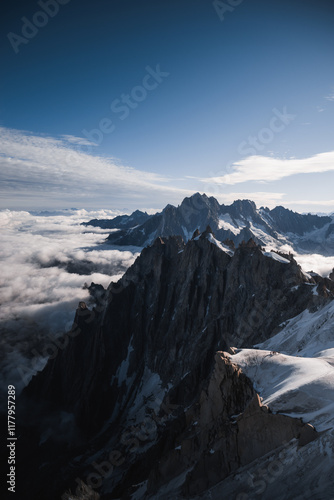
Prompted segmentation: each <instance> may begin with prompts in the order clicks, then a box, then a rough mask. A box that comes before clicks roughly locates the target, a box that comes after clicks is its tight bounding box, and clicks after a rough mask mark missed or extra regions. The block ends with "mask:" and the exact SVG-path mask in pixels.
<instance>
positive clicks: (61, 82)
mask: <svg viewBox="0 0 334 500" xmlns="http://www.w3.org/2000/svg"><path fill="white" fill-rule="evenodd" d="M43 5H44V7H43ZM6 9H7V11H6V10H4V13H3V15H2V19H1V21H0V26H1V39H2V42H1V49H0V56H1V61H2V68H1V69H2V76H1V81H0V127H1V130H0V133H1V136H0V139H2V140H1V146H2V147H1V150H0V176H1V177H0V180H1V186H2V187H0V207H1V208H12V209H38V208H41V209H45V208H54V207H62V208H66V207H72V206H78V207H84V208H113V209H114V208H116V209H123V208H129V209H135V208H157V209H159V208H162V207H163V206H164V205H166V204H167V203H174V204H177V203H179V202H180V201H181V200H182V199H183V197H184V196H186V195H189V194H191V193H192V192H195V191H200V192H206V193H207V194H212V195H214V196H216V197H217V198H218V199H219V201H220V202H224V203H230V202H232V201H233V200H234V199H236V198H250V199H253V200H254V201H255V202H256V203H257V205H258V206H261V205H268V206H275V205H278V204H281V205H284V206H287V207H289V208H292V209H294V210H296V211H321V212H333V211H334V195H333V187H332V186H333V180H334V179H333V178H334V142H333V139H334V137H333V136H334V133H333V131H334V127H333V122H334V64H333V55H334V29H333V28H334V5H333V3H332V2H331V1H325V0H319V1H317V2H315V1H307V0H306V1H295V2H291V1H288V0H280V1H277V0H271V1H270V2H268V1H265V0H243V1H242V0H229V1H226V2H223V1H221V2H219V1H218V2H214V1H207V0H179V1H175V0H170V1H168V2H162V1H157V0H155V1H151V0H148V1H143V2H138V1H134V0H111V1H110V0H109V1H106V0H105V1H103V0H99V1H94V2H93V1H88V0H80V1H79V0H62V1H60V0H59V1H58V2H57V0H50V2H47V1H46V0H45V1H43V0H41V1H40V2H32V1H25V2H23V1H18V0H13V1H12V2H11V3H10V6H9V7H8V6H7V7H6ZM48 9H51V10H48ZM41 12H44V14H40V13H41ZM45 12H48V13H50V12H51V14H52V16H53V17H52V16H51V15H50V14H48V13H45ZM38 13H39V14H38ZM29 23H32V25H30V26H29V27H27V26H28V24H29ZM36 24H37V25H38V24H39V27H34V25H36ZM18 37H21V38H18ZM28 37H29V38H28Z"/></svg>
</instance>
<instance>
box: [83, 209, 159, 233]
mask: <svg viewBox="0 0 334 500" xmlns="http://www.w3.org/2000/svg"><path fill="white" fill-rule="evenodd" d="M150 217H151V216H150V215H148V214H147V213H146V212H141V211H140V210H136V211H135V212H133V213H132V214H131V215H117V217H114V218H113V219H92V220H90V221H89V222H83V223H82V225H83V226H94V227H102V228H103V229H119V228H122V229H131V228H134V227H136V226H139V225H141V224H144V222H146V221H147V220H148V219H149V218H150Z"/></svg>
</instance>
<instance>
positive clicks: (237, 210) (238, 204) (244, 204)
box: [225, 200, 256, 218]
mask: <svg viewBox="0 0 334 500" xmlns="http://www.w3.org/2000/svg"><path fill="white" fill-rule="evenodd" d="M225 208H226V209H227V208H228V211H229V212H230V213H232V214H233V215H234V217H236V218H238V217H240V215H241V216H243V217H246V218H247V217H252V216H256V205H255V203H254V201H251V200H236V201H234V202H233V203H232V205H230V206H229V207H225Z"/></svg>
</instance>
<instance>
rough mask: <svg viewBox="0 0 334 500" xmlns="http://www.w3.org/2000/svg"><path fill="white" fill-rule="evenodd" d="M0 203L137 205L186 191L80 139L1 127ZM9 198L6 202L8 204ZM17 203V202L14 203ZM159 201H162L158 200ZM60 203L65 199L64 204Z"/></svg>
mask: <svg viewBox="0 0 334 500" xmlns="http://www.w3.org/2000/svg"><path fill="white" fill-rule="evenodd" d="M0 138H1V154H0V182H1V186H2V187H1V189H0V202H1V204H2V206H3V207H4V208H14V207H15V206H19V205H18V204H19V202H20V201H21V205H20V207H23V206H29V207H31V206H34V205H38V206H42V207H43V206H59V205H60V203H59V202H61V201H63V202H66V204H67V205H68V203H69V202H70V203H72V205H70V206H73V205H74V206H75V204H78V203H81V206H82V205H84V206H85V207H87V206H92V205H93V204H94V206H96V205H97V203H100V204H101V205H106V200H107V201H108V203H109V205H110V203H111V202H113V204H116V202H118V204H119V203H120V202H122V203H124V201H121V200H123V199H124V198H126V199H127V200H131V199H133V200H137V201H135V203H137V204H141V205H142V204H143V203H146V204H148V201H149V200H150V201H151V202H153V201H155V202H159V203H160V204H161V202H162V199H165V200H166V203H167V199H168V200H175V199H179V198H180V197H183V196H187V195H189V194H191V193H190V192H189V191H188V190H182V189H177V188H175V187H174V186H171V185H169V182H170V181H171V179H169V178H168V177H164V176H161V175H158V174H156V173H152V172H145V171H139V170H135V169H134V168H130V167H124V166H122V165H119V164H118V163H117V161H116V160H115V159H112V158H104V157H101V156H96V155H93V154H88V153H87V152H85V151H86V150H87V147H88V148H89V151H90V150H91V149H92V146H91V144H90V143H89V142H88V141H86V140H85V139H82V138H77V137H73V136H63V137H62V138H59V139H55V138H52V137H43V136H36V135H33V134H30V133H28V132H21V131H18V130H12V129H8V128H1V127H0ZM10 200H12V201H11V205H9V203H10ZM15 203H16V205H15ZM162 203H163V202H162ZM64 204H65V203H64Z"/></svg>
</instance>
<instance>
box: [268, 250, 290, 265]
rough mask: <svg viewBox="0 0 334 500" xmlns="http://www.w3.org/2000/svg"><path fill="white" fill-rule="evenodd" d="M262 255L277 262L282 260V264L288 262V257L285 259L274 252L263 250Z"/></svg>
mask: <svg viewBox="0 0 334 500" xmlns="http://www.w3.org/2000/svg"><path fill="white" fill-rule="evenodd" d="M263 255H264V256H265V257H270V258H271V259H274V260H277V261H278V262H282V264H290V261H289V260H288V259H285V258H284V257H282V256H281V255H278V254H277V253H275V252H263Z"/></svg>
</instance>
